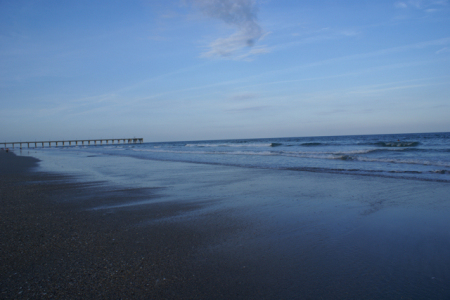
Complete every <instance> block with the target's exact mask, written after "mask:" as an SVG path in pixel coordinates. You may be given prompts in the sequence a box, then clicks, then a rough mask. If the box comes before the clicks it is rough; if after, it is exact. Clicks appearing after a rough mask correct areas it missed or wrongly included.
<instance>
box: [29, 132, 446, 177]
mask: <svg viewBox="0 0 450 300" xmlns="http://www.w3.org/2000/svg"><path fill="white" fill-rule="evenodd" d="M37 149H41V150H43V151H83V152H87V153H95V154H96V155H113V156H128V157H134V158H140V159H150V160H163V161H178V162H190V163H201V164H215V165H228V166H239V167H248V168H265V169H279V170H295V171H310V172H323V173H340V174H354V175H365V176H382V177H396V178H407V179H416V180H430V181H443V182H450V133H449V132H443V133H413V134H387V135H352V136H320V137H290V138H264V139H235V140H205V141H178V142H157V143H154V142H146V143H142V144H117V143H116V144H111V141H110V142H109V144H106V143H105V142H104V143H103V144H102V145H99V144H97V145H95V146H94V145H91V146H86V145H85V146H80V145H78V146H69V147H67V146H66V147H61V146H60V147H52V148H37Z"/></svg>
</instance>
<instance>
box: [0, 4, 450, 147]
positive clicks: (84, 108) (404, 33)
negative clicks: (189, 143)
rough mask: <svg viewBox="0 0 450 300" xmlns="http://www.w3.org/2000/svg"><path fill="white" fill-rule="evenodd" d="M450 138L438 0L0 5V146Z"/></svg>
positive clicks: (447, 9) (447, 53) (447, 23)
mask: <svg viewBox="0 0 450 300" xmlns="http://www.w3.org/2000/svg"><path fill="white" fill-rule="evenodd" d="M444 131H450V1H448V0H403V1H397V0H393V1H391V0H377V1H367V0H342V1H327V0H316V1H304V0H165V1H161V0H158V1H156V0H147V1H146V0H105V1H103V0H98V1H96V0H89V1H84V0H78V1H61V0H55V1H49V0H39V1H38V0H29V1H27V0H0V141H1V142H5V141H6V142H16V141H34V140H38V141H39V140H63V139H64V140H68V139H95V138H97V139H100V138H129V137H142V138H144V141H145V142H157V141H176V140H208V139H238V138H268V137H299V136H322V135H326V136H329V135H352V134H383V133H412V132H444Z"/></svg>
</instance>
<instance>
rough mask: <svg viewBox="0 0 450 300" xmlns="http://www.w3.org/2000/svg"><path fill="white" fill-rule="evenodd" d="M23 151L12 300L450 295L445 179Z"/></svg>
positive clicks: (7, 251) (4, 239)
mask: <svg viewBox="0 0 450 300" xmlns="http://www.w3.org/2000/svg"><path fill="white" fill-rule="evenodd" d="M16 154H17V155H16ZM16 154H14V153H6V152H4V151H0V162H1V163H0V167H1V168H0V170H1V171H0V176H1V180H0V191H1V194H0V195H1V205H2V210H0V214H1V218H0V219H1V228H0V229H1V250H0V251H1V252H0V260H1V261H0V268H1V269H0V288H1V298H2V299H49V298H64V299H94V298H95V299H212V298H216V299H448V298H449V297H450V268H449V267H448V266H450V220H449V218H448V216H449V212H450V203H449V201H448V200H449V196H448V195H449V194H450V185H449V183H448V182H438V181H423V180H414V179H404V178H384V177H376V176H358V175H349V174H328V173H315V172H305V171H292V170H275V169H264V168H244V167H236V166H224V165H213V164H198V163H186V162H168V161H155V160H146V159H139V158H134V157H124V156H101V155H91V154H89V153H79V154H78V153H76V154H74V153H69V154H66V153H63V152H60V153H57V154H55V153H51V154H46V153H44V154H42V153H34V152H33V151H28V152H26V151H24V153H16ZM33 157H37V158H39V159H40V161H39V160H38V159H35V158H33Z"/></svg>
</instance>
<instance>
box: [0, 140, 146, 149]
mask: <svg viewBox="0 0 450 300" xmlns="http://www.w3.org/2000/svg"><path fill="white" fill-rule="evenodd" d="M115 141H117V144H120V142H121V141H122V144H136V143H140V144H142V143H143V142H144V139H143V138H132V139H96V140H67V141H66V140H62V141H34V142H4V143H0V144H1V145H5V148H6V147H7V145H12V148H14V145H19V146H20V148H21V149H22V144H26V145H27V146H28V148H30V144H31V145H33V144H34V147H35V148H36V147H37V146H38V145H42V147H44V145H48V147H51V146H52V145H54V146H55V147H58V144H59V145H61V146H78V145H97V142H99V143H100V145H102V144H103V142H105V144H108V143H109V142H111V145H113V144H114V142H115ZM91 142H92V144H91Z"/></svg>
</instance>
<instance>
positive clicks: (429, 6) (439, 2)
mask: <svg viewBox="0 0 450 300" xmlns="http://www.w3.org/2000/svg"><path fill="white" fill-rule="evenodd" d="M447 4H448V0H409V1H399V2H396V3H394V6H395V7H397V8H415V9H420V10H425V11H426V12H435V11H438V9H437V8H436V7H439V6H445V5H447Z"/></svg>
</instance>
